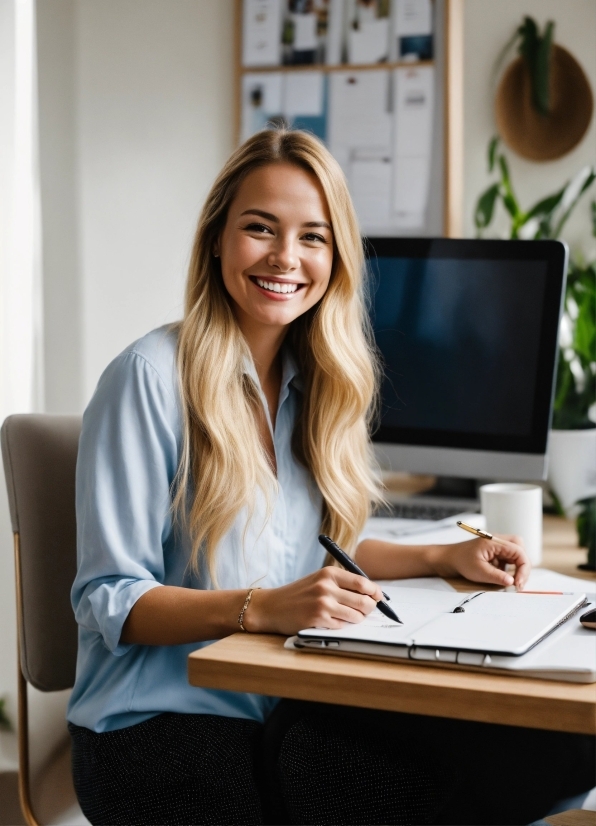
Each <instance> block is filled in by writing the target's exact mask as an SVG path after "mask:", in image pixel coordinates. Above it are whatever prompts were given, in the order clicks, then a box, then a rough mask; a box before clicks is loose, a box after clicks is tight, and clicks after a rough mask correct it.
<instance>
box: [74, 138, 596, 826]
mask: <svg viewBox="0 0 596 826" xmlns="http://www.w3.org/2000/svg"><path fill="white" fill-rule="evenodd" d="M363 279H364V267H363V251H362V243H361V239H360V234H359V231H358V225H357V222H356V218H355V214H354V209H353V207H352V203H351V201H350V197H349V194H348V189H347V185H346V181H345V179H344V177H343V174H342V172H341V170H340V168H339V166H338V165H337V163H336V161H335V160H334V159H333V158H332V157H331V155H330V154H329V152H328V151H327V150H326V149H325V148H324V146H323V145H322V144H321V143H320V142H319V141H318V140H317V139H316V138H314V137H312V136H311V135H308V134H306V133H303V132H299V131H295V132H293V131H287V130H284V129H279V130H271V131H264V132H261V133H259V134H258V135H255V136H253V137H252V138H250V139H249V140H248V141H247V142H246V143H245V144H243V145H242V146H241V147H240V148H239V149H238V150H237V151H236V152H235V153H234V154H233V155H232V157H231V158H230V159H229V161H228V163H227V164H226V166H225V167H224V169H223V170H222V171H221V173H220V175H219V176H218V178H217V180H216V181H215V183H214V185H213V187H212V189H211V192H210V193H209V195H208V197H207V200H206V203H205V206H204V208H203V211H202V214H201V217H200V219H199V224H198V228H197V232H196V236H195V241H194V247H193V252H192V256H191V263H190V268H189V274H188V281H187V289H186V300H185V312H184V318H183V319H182V321H181V322H180V323H179V324H177V325H173V326H171V327H168V328H163V329H160V330H154V331H153V332H151V333H149V334H148V335H146V336H144V337H143V338H142V339H140V340H139V341H136V342H134V343H133V344H132V345H131V346H130V347H128V348H127V349H126V350H125V351H124V352H123V353H122V354H121V355H120V356H118V357H117V358H116V359H115V360H114V361H113V362H112V364H110V365H109V366H108V367H107V368H106V370H105V372H104V374H103V375H102V377H101V379H100V382H99V384H98V387H97V390H96V392H95V395H94V396H93V399H92V400H91V403H90V405H89V407H88V408H87V410H86V412H85V416H84V419H83V430H82V435H81V441H80V445H79V455H78V464H77V526H78V571H77V576H76V579H75V582H74V585H73V590H72V600H73V606H74V609H75V614H76V619H77V622H78V623H79V653H78V663H77V677H76V683H75V687H74V689H73V693H72V696H71V700H70V704H69V710H68V719H69V727H70V731H71V734H72V738H73V773H74V780H75V788H76V790H77V795H78V797H79V801H80V803H81V807H82V809H83V811H84V813H85V815H86V816H87V817H88V818H89V820H90V821H91V822H92V823H94V824H96V823H110V824H130V823H136V824H150V823H160V824H167V823H180V824H189V823H230V824H233V823H244V824H248V823H262V822H272V823H280V822H297V823H312V822H316V823H319V822H320V823H346V822H349V823H364V822H366V823H403V822H408V823H422V822H431V821H434V820H435V819H436V818H437V817H439V816H443V815H444V811H447V813H448V814H447V815H444V816H445V817H447V816H449V817H451V815H452V810H450V809H447V810H444V807H445V806H446V805H447V804H448V798H449V795H450V786H449V784H450V783H451V782H452V781H453V782H457V783H459V791H458V795H459V796H460V797H461V798H462V799H464V800H466V801H468V800H472V799H473V795H471V792H470V786H474V785H476V786H478V787H479V788H484V785H483V784H484V783H485V779H486V778H485V777H484V776H483V775H482V774H481V772H480V767H477V766H471V767H467V768H466V769H465V771H462V772H460V774H459V776H458V777H455V780H453V778H454V776H455V775H454V771H453V767H452V765H451V763H452V761H451V760H450V759H447V758H449V756H450V754H448V755H446V756H445V754H444V752H445V749H444V748H443V747H442V740H443V738H444V737H445V732H446V731H448V727H447V728H446V727H445V726H444V725H440V724H439V723H436V722H433V721H431V722H428V721H426V722H421V721H420V719H419V718H408V719H404V718H403V716H399V715H395V716H393V717H391V719H390V720H388V719H385V718H382V719H381V718H379V717H378V716H375V715H374V713H371V715H372V716H371V715H369V714H368V713H365V712H360V713H355V710H351V712H349V713H346V714H347V716H346V715H344V712H341V710H338V709H329V708H324V709H314V710H313V709H312V708H311V707H308V708H306V709H304V708H302V707H294V706H291V705H288V704H287V703H285V702H284V701H282V702H281V703H279V704H278V703H277V700H276V699H275V698H273V697H264V696H256V695H252V694H243V693H233V692H226V691H214V690H208V689H200V688H194V687H191V686H190V685H189V684H188V681H187V676H186V660H187V657H188V654H189V653H190V652H191V651H193V650H196V648H197V647H199V646H202V645H208V644H209V643H210V642H211V641H212V640H215V639H219V638H221V637H224V636H226V635H228V634H232V633H234V632H236V631H242V632H255V631H260V632H268V633H279V634H286V635H287V634H294V633H296V632H297V631H298V630H300V629H302V628H306V627H312V626H319V627H325V628H340V627H343V626H344V625H345V624H346V623H358V622H361V621H362V620H363V619H364V617H365V616H366V615H367V614H369V613H370V612H371V611H372V610H373V609H374V608H375V605H376V603H377V602H378V601H379V600H381V599H382V592H381V590H380V588H379V586H378V585H377V584H375V583H374V582H372V581H371V580H370V579H367V578H365V577H363V576H359V575H356V574H352V573H349V572H348V571H346V570H343V569H340V568H337V567H332V566H329V565H327V566H325V561H326V560H325V555H324V551H323V550H322V548H321V546H320V544H319V543H318V541H317V537H318V535H319V534H320V533H325V534H327V535H330V536H332V537H333V538H334V540H336V541H337V542H338V543H339V544H340V545H342V546H343V547H344V548H346V550H348V551H349V552H350V553H351V554H352V555H355V556H357V559H358V562H359V564H360V565H362V567H363V568H364V569H365V570H366V571H367V573H368V574H369V575H371V576H373V577H378V578H386V579H394V578H397V577H406V576H425V575H432V574H441V575H451V574H455V573H462V574H464V575H466V576H468V577H469V578H471V579H475V580H476V581H486V582H493V583H499V584H502V585H508V584H511V583H512V582H513V577H512V576H511V575H510V574H509V573H507V572H505V571H504V570H502V568H503V566H504V565H505V563H510V564H512V565H513V566H514V567H515V583H516V585H517V586H518V587H522V586H523V583H524V582H525V579H526V577H527V575H528V568H529V565H528V562H527V559H526V556H525V553H524V551H523V547H522V546H521V544H520V541H519V540H518V539H517V538H516V537H500V538H499V541H498V542H493V541H492V540H488V539H475V540H472V541H469V542H462V543H460V544H458V545H450V546H428V547H424V546H412V547H408V546H396V545H392V544H390V543H383V542H379V541H376V540H365V541H362V542H360V543H359V542H358V539H359V534H360V532H361V530H362V528H363V526H364V524H365V521H366V519H367V517H368V515H369V512H370V506H371V503H372V502H374V501H375V500H376V499H378V492H377V489H376V486H375V481H374V474H373V469H372V455H371V447H370V443H369V436H368V424H369V417H370V414H371V411H372V410H374V402H375V393H376V378H377V374H378V367H377V364H376V361H375V356H374V351H373V349H372V347H371V344H370V341H371V337H370V333H369V329H368V321H367V315H366V312H365V308H364V301H363V292H364V281H363ZM352 712H354V714H352ZM454 725H455V724H454ZM458 725H461V724H458ZM489 728H490V727H489ZM492 728H494V729H498V728H499V727H492ZM388 731H389V732H390V734H391V736H390V737H389V738H387V732H388ZM449 736H450V737H451V734H449ZM474 736H475V735H474V733H473V732H472V733H471V734H470V738H471V739H470V745H469V748H466V749H464V751H465V752H466V753H468V754H470V755H472V756H473V757H474V758H475V755H477V754H478V753H479V751H481V750H483V751H488V753H490V754H491V755H492V757H493V759H494V762H501V763H502V764H503V763H505V761H507V762H508V766H511V765H512V759H513V758H512V757H510V754H513V755H515V759H517V761H518V764H519V765H518V768H515V767H514V768H513V769H512V770H511V772H510V776H509V778H508V796H507V805H508V806H509V809H507V810H504V809H503V808H501V809H499V808H497V809H494V806H495V805H496V804H495V801H494V800H491V801H490V806H491V807H493V809H489V811H491V815H494V817H495V818H497V819H496V820H493V821H491V822H501V823H505V822H516V823H518V822H528V821H529V820H531V819H533V818H534V817H536V816H538V815H539V814H542V813H543V810H542V809H540V808H539V807H537V804H536V794H534V795H533V796H532V795H530V796H529V798H528V795H527V793H526V792H527V776H526V773H525V772H524V770H523V768H522V767H525V766H526V765H527V764H528V763H529V762H530V761H534V762H536V760H537V758H536V754H535V752H537V751H539V753H540V754H541V755H542V754H543V755H544V760H543V762H542V763H540V770H539V771H537V773H536V774H537V777H540V780H541V782H543V783H544V785H545V787H546V788H547V789H548V794H549V795H550V796H551V797H552V796H553V795H554V796H557V795H558V796H562V795H561V794H560V790H561V789H562V790H565V791H566V790H567V789H568V785H566V778H567V777H568V776H569V774H570V772H572V770H573V766H574V765H575V764H573V760H572V759H571V758H572V757H574V756H577V755H579V756H578V761H579V759H580V757H581V760H582V761H583V763H579V762H578V765H582V766H583V765H584V764H585V766H586V769H585V771H584V770H583V769H582V771H583V774H581V773H578V772H575V773H574V775H573V776H574V778H576V776H577V777H579V786H580V787H581V784H582V783H584V782H585V783H586V784H587V785H588V786H589V784H590V781H591V778H592V774H591V773H590V772H593V761H591V760H590V758H589V755H588V757H585V754H584V752H585V750H586V748H588V747H587V746H586V745H585V744H584V742H583V741H581V742H579V741H577V742H575V741H574V742H573V743H572V742H571V740H570V741H569V742H566V743H565V744H564V746H565V747H563V745H561V743H558V742H557V743H556V744H555V745H554V747H553V748H552V749H551V751H552V752H553V753H554V755H555V756H556V755H558V754H560V755H564V759H565V761H566V766H571V769H568V768H566V769H563V768H562V767H561V765H560V762H557V760H556V759H555V758H554V757H553V754H551V753H550V751H549V749H548V748H542V747H541V748H540V749H539V750H538V749H537V748H536V747H535V744H534V743H533V740H532V736H531V735H524V738H522V739H523V742H521V740H520V737H518V739H517V740H515V738H513V739H512V736H509V735H508V734H505V735H503V734H502V732H499V731H497V733H496V734H495V733H494V732H493V733H492V734H491V733H490V732H489V733H485V732H483V734H482V739H483V744H482V747H481V746H480V745H478V744H477V743H475V742H473V739H474ZM461 737H463V733H461V732H460V730H459V729H458V731H457V732H455V733H454V734H453V739H456V738H457V739H458V741H461ZM499 737H500V740H499ZM518 740H519V741H520V742H518ZM395 743H397V744H399V748H395V746H394V744H395ZM421 744H422V746H423V750H422V749H421ZM582 749H583V751H582ZM315 754H316V755H318V763H317V762H316V761H315V760H314V759H313V755H315ZM570 755H571V756H570ZM561 759H563V757H562V758H561ZM355 760H356V763H355V762H354V761H355ZM494 762H493V764H492V765H494ZM354 768H356V769H357V770H356V771H355V770H354ZM491 771H492V768H491ZM479 772H480V773H479ZM580 774H581V776H580ZM584 775H585V776H586V777H588V778H590V779H589V780H585V781H584ZM576 779H577V778H576ZM518 781H519V782H518ZM516 782H517V786H516V785H515V783H516ZM487 785H488V781H487ZM576 785H577V783H576ZM516 790H517V791H516ZM516 795H517V796H516ZM526 798H528V799H529V800H530V804H531V805H526V806H525V808H523V807H521V808H520V806H521V804H520V801H522V802H524V803H525V801H526ZM549 799H550V798H549ZM553 799H554V798H553ZM499 805H500V804H499ZM486 811H487V809H486V806H483V801H480V803H479V805H478V806H477V807H476V808H474V809H473V810H471V814H469V818H470V819H468V820H464V819H459V820H457V819H456V820H448V821H444V822H460V823H463V822H476V823H479V822H489V821H487V820H483V819H482V818H483V817H484V814H485V812H486ZM495 812H496V814H495ZM508 812H510V813H512V814H511V815H510V817H511V818H512V819H510V820H507V817H509V814H507V813H508ZM460 814H461V813H460ZM458 816H459V815H458ZM501 816H502V818H503V819H501V820H498V818H499V817H501ZM515 818H521V819H515Z"/></svg>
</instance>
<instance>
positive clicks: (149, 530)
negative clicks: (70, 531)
mask: <svg viewBox="0 0 596 826" xmlns="http://www.w3.org/2000/svg"><path fill="white" fill-rule="evenodd" d="M179 422H180V416H179V410H178V402H177V399H175V398H173V397H172V394H171V392H170V391H169V389H168V387H167V386H166V384H165V382H164V381H163V379H162V377H161V376H160V375H159V373H158V372H157V370H156V368H155V367H154V366H153V365H152V364H151V363H150V362H148V361H147V359H146V358H145V357H144V356H143V355H141V354H139V353H136V352H134V351H129V352H126V353H124V354H122V355H121V356H119V357H118V358H117V359H115V361H113V362H112V363H111V364H110V365H109V367H108V368H107V369H106V371H105V372H104V374H103V376H102V377H101V379H100V382H99V384H98V387H97V390H96V392H95V394H94V396H93V398H92V400H91V403H90V404H89V407H88V408H87V410H86V411H85V415H84V417H83V430H82V434H81V441H80V445H79V454H78V460H77V483H76V487H77V489H76V508H77V557H78V570H77V576H76V579H75V582H74V585H73V588H72V604H73V608H74V611H75V616H76V620H77V622H78V623H79V625H80V626H81V627H83V628H86V629H88V630H91V631H95V632H98V633H99V634H100V635H101V637H102V638H103V642H104V644H105V645H106V647H107V648H108V650H109V651H111V652H112V653H113V654H116V655H122V654H124V653H126V651H128V650H129V648H130V647H131V646H130V645H123V644H120V642H119V641H120V636H121V633H122V626H123V625H124V622H125V620H126V618H127V616H128V613H129V611H130V610H131V608H132V606H133V605H134V604H135V602H136V601H137V600H138V599H139V597H141V596H142V595H143V594H144V593H146V592H147V591H149V590H151V589H152V588H156V587H160V586H162V585H163V584H164V581H165V576H166V571H165V562H164V546H165V545H166V543H167V542H168V539H169V537H170V534H171V532H172V530H173V525H172V512H171V508H172V496H171V488H172V484H173V482H174V478H175V475H176V470H177V467H178V459H179V447H180V433H179V432H178V430H179Z"/></svg>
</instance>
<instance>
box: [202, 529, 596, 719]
mask: <svg viewBox="0 0 596 826" xmlns="http://www.w3.org/2000/svg"><path fill="white" fill-rule="evenodd" d="M584 560H585V551H583V550H579V549H577V547H576V541H575V534H574V530H573V525H572V524H571V523H569V522H566V521H565V520H563V519H557V518H556V517H545V537H544V565H545V567H549V568H552V569H553V570H557V571H559V572H560V573H565V574H568V575H570V576H581V577H582V578H584V579H591V580H592V581H594V580H595V579H596V577H595V575H594V574H590V573H587V574H586V573H585V572H584V573H582V572H580V571H577V570H576V568H575V566H576V565H577V564H578V562H582V561H584ZM452 583H453V584H454V585H456V586H457V587H461V588H462V590H465V589H466V587H467V586H468V583H464V582H463V581H461V580H455V581H452ZM595 640H596V637H595ZM284 641H285V638H284V637H279V636H275V635H268V634H254V635H247V634H233V635H232V636H230V637H226V638H225V639H223V640H219V641H218V642H216V643H214V644H213V645H210V646H208V647H207V648H203V649H202V650H200V651H196V652H194V653H193V654H191V655H190V657H189V660H188V673H189V680H190V682H191V684H192V685H196V686H203V687H204V688H219V689H228V690H230V691H248V692H254V693H256V694H268V695H271V696H275V697H290V698H293V699H297V700H316V701H319V702H326V703H337V704H338V705H351V706H361V707H364V708H377V709H385V710H388V711H404V712H409V713H412V714H428V715H431V716H441V717H453V718H456V719H461V720H477V721H480V722H485V723H505V724H508V725H512V726H528V727H530V728H543V729H551V730H553V731H569V732H577V733H591V734H592V733H596V685H594V684H589V685H575V684H572V683H564V682H555V681H551V680H533V679H527V678H524V677H515V676H501V675H490V674H477V673H472V672H464V671H460V670H456V669H450V668H446V667H438V666H432V665H411V664H409V663H385V662H377V661H374V660H363V659H357V658H354V657H344V656H342V657H339V656H324V655H321V654H314V653H313V654H311V653H304V652H297V651H286V650H285V649H284V647H283V644H284Z"/></svg>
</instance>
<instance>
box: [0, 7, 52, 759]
mask: <svg viewBox="0 0 596 826" xmlns="http://www.w3.org/2000/svg"><path fill="white" fill-rule="evenodd" d="M35 40H36V38H35V2H34V0H0V421H3V420H4V418H5V417H6V416H8V415H10V414H11V413H26V412H32V411H37V410H41V407H42V404H43V370H42V366H43V362H42V355H43V354H42V351H41V346H42V278H41V220H40V219H41V215H40V191H39V164H38V140H37V81H36V45H35ZM15 636H16V623H15V604H14V568H13V556H12V536H11V528H10V520H9V517H8V506H7V502H6V493H5V487H4V484H3V483H0V663H1V666H0V697H4V698H5V699H6V701H7V712H8V714H9V716H10V718H11V719H12V720H13V721H15V720H16V640H15ZM15 765H16V744H15V738H14V734H9V733H4V732H3V733H2V734H1V735H0V771H2V770H7V769H13V768H14V767H15Z"/></svg>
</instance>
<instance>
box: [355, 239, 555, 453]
mask: <svg viewBox="0 0 596 826" xmlns="http://www.w3.org/2000/svg"><path fill="white" fill-rule="evenodd" d="M373 243H374V244H375V247H376V249H375V250H374V254H371V255H370V260H369V265H370V266H369V269H370V278H371V281H370V288H371V319H372V323H373V329H374V334H375V339H376V343H377V346H378V348H379V350H380V354H381V358H382V361H383V367H384V379H383V383H382V393H381V395H382V407H381V418H380V426H381V427H380V431H379V432H378V434H377V436H378V437H379V438H382V439H383V440H387V439H389V440H390V441H398V442H404V443H410V444H412V443H414V444H437V445H444V446H461V447H464V446H469V447H476V448H483V447H484V448H486V449H493V450H494V449H497V450H498V449H501V450H512V449H513V450H520V449H523V450H527V451H528V452H532V451H533V450H539V449H540V448H539V447H538V445H539V443H541V442H543V441H544V439H545V438H546V431H547V428H548V419H549V416H550V400H551V398H552V382H553V376H554V369H553V368H554V355H555V352H556V331H557V323H558V303H560V290H561V289H562V278H561V273H560V274H559V279H558V280H559V288H558V289H559V293H558V297H557V295H556V290H555V289H554V285H553V283H552V282H553V278H552V272H553V267H552V266H550V267H549V260H548V257H544V256H542V257H540V256H537V257H535V258H534V259H531V258H530V259H528V258H527V257H526V258H525V260H524V259H520V258H519V257H509V258H507V257H503V253H504V252H505V251H506V250H505V248H503V247H502V246H498V247H497V249H498V250H499V253H500V255H499V256H495V255H494V249H495V247H494V245H495V243H496V244H497V245H499V244H503V243H505V242H486V243H487V244H490V245H491V246H492V249H486V253H487V255H486V257H479V256H481V254H482V250H483V247H482V243H483V242H478V241H471V242H461V241H460V242H452V243H453V244H455V245H457V244H460V245H461V244H464V245H466V244H467V245H470V244H471V245H472V246H473V249H474V251H475V254H476V256H477V257H453V254H454V253H455V252H456V248H455V247H452V248H451V249H449V245H450V242H446V241H444V240H443V241H441V242H440V245H443V246H444V245H445V244H447V248H448V249H447V255H444V256H441V254H440V249H437V248H436V244H435V249H434V250H433V249H432V247H429V246H428V244H427V245H425V246H424V247H423V249H424V250H425V252H426V254H424V255H420V254H418V255H407V254H402V255H399V256H395V255H387V254H383V253H384V252H386V250H383V249H382V247H383V245H382V244H379V243H378V241H377V242H374V241H373ZM396 243H399V246H400V247H401V248H402V250H403V253H407V252H408V251H410V252H412V251H414V252H417V251H418V250H416V249H415V248H414V249H413V250H412V248H410V250H408V247H407V244H406V245H405V246H404V242H403V241H401V240H400V241H399V242H398V241H397V239H396ZM522 243H523V242H522ZM525 243H526V244H530V243H531V242H525ZM479 244H480V246H478V245H479ZM514 247H517V249H511V252H512V253H515V252H516V251H518V250H519V242H518V244H515V245H514ZM467 249H468V250H470V249H471V247H469V246H468V247H467ZM429 252H430V253H431V254H428V253H429ZM449 256H450V257H449ZM549 275H550V278H549ZM545 348H546V350H548V352H546V351H545ZM539 433H540V434H541V436H542V437H543V438H538V434H539Z"/></svg>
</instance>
